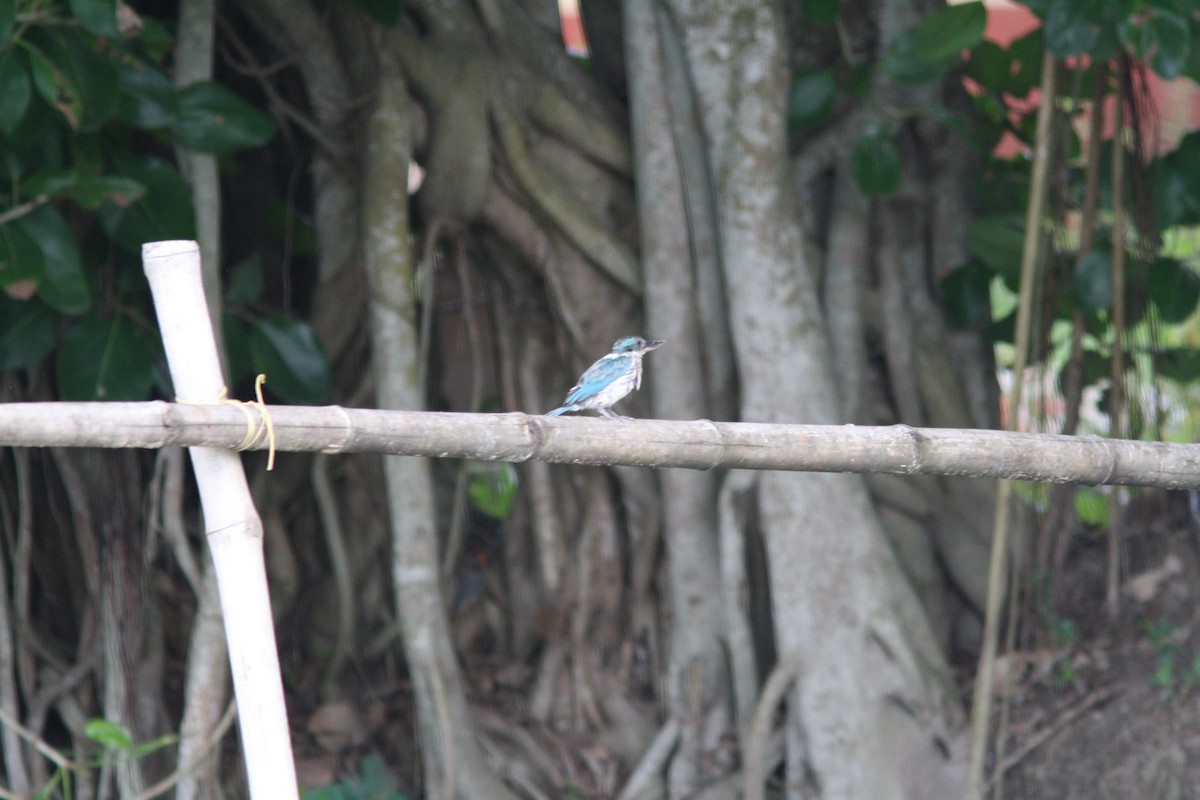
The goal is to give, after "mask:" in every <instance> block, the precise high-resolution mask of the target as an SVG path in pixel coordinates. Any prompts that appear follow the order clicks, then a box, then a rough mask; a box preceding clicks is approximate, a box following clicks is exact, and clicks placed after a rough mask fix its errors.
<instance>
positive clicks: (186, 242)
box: [142, 239, 200, 261]
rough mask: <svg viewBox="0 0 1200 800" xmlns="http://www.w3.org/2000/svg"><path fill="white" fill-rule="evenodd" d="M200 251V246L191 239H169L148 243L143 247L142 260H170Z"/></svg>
mask: <svg viewBox="0 0 1200 800" xmlns="http://www.w3.org/2000/svg"><path fill="white" fill-rule="evenodd" d="M199 251H200V245H198V244H196V242H195V241H193V240H191V239H168V240H166V241H162V242H146V243H145V244H143V245H142V260H143V261H145V260H147V259H151V258H170V257H173V256H182V255H187V254H189V253H197V252H199Z"/></svg>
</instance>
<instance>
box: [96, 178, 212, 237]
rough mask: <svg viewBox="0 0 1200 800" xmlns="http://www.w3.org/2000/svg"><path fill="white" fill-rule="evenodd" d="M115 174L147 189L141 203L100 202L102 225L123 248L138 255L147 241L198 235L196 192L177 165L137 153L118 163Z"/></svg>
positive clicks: (110, 200)
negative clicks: (193, 194)
mask: <svg viewBox="0 0 1200 800" xmlns="http://www.w3.org/2000/svg"><path fill="white" fill-rule="evenodd" d="M113 173H114V174H116V175H120V176H122V177H124V178H126V179H128V180H131V181H134V182H136V183H138V184H140V185H141V186H144V187H145V188H146V193H145V195H144V196H143V197H141V198H140V199H139V200H138V201H137V202H134V203H128V202H125V201H124V200H120V199H118V200H114V199H111V198H109V199H106V200H105V201H104V202H103V203H102V204H101V205H100V214H99V216H100V225H101V227H102V228H103V229H104V232H105V233H107V234H108V236H109V238H111V239H112V240H113V241H114V242H116V243H117V244H118V245H120V247H121V248H122V249H123V250H125V251H126V252H128V253H132V254H134V255H138V254H140V253H141V251H142V244H143V243H144V242H157V241H162V240H165V239H194V238H195V237H196V219H195V214H194V212H193V210H192V195H191V192H190V190H189V189H188V187H187V184H186V183H184V180H183V178H182V177H181V176H180V175H179V173H178V172H176V171H175V168H174V167H172V166H171V165H170V164H167V163H166V162H165V161H161V160H159V159H157V158H152V157H148V156H134V157H130V158H128V159H126V160H124V161H121V162H119V163H118V164H117V165H116V166H114V168H113Z"/></svg>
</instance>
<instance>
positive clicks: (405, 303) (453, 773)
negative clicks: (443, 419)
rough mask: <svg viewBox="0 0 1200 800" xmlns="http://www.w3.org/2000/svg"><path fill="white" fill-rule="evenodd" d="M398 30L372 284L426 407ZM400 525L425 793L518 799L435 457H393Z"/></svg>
mask: <svg viewBox="0 0 1200 800" xmlns="http://www.w3.org/2000/svg"><path fill="white" fill-rule="evenodd" d="M396 46H397V44H396V41H395V39H394V38H391V37H388V36H386V35H381V36H380V42H379V55H380V78H379V92H378V101H377V105H376V108H375V110H374V111H373V112H372V114H371V118H370V120H369V122H368V131H367V149H366V160H365V169H364V180H365V184H364V199H363V252H364V254H365V261H366V267H367V278H368V283H369V286H370V312H371V343H372V368H373V370H374V374H375V385H376V393H377V395H378V400H379V405H380V406H381V407H383V408H401V409H420V408H422V407H424V405H425V400H424V388H423V387H422V386H421V385H420V384H419V383H418V381H417V375H418V373H419V371H420V370H419V368H418V354H419V353H420V352H421V346H420V342H419V337H418V330H419V326H418V324H417V297H416V296H415V295H414V293H413V269H414V264H413V258H412V255H411V252H410V247H409V241H408V235H409V227H408V193H407V186H408V180H407V178H408V165H409V160H410V158H411V153H412V138H411V137H412V134H411V126H412V119H411V117H410V100H409V96H408V88H407V85H406V83H405V80H404V76H403V73H402V72H401V70H400V66H399V63H398V62H397V60H396V54H395V48H396ZM384 476H385V481H386V487H387V499H388V508H389V510H390V511H391V526H392V574H393V581H394V586H395V591H396V606H397V609H398V610H399V612H400V619H401V626H402V634H403V639H404V652H405V656H406V660H407V664H408V670H409V674H410V676H411V677H412V683H413V693H414V695H415V700H416V706H417V719H418V723H419V732H420V742H421V755H422V763H423V765H424V771H425V785H426V795H427V796H428V797H430V798H435V799H440V800H454V798H459V797H462V798H465V799H467V800H469V799H470V798H479V797H488V798H497V800H509V798H513V797H514V795H512V794H511V793H510V792H509V791H508V789H507V788H505V786H504V784H503V783H501V782H500V780H499V779H498V778H497V777H496V776H495V775H494V774H493V773H492V772H491V770H490V769H489V768H488V766H487V764H486V763H485V762H484V760H483V752H482V750H481V748H480V746H479V743H478V741H477V740H476V736H475V734H476V730H475V722H474V718H473V717H472V714H471V711H470V709H469V707H468V705H467V699H466V691H465V689H464V686H463V679H462V675H461V673H460V672H459V668H458V661H457V659H456V658H455V655H454V649H453V645H452V643H451V640H450V628H449V622H448V620H447V618H446V609H445V606H444V604H443V602H442V591H441V588H440V586H439V575H440V567H439V559H438V537H437V521H436V511H435V508H434V502H433V482H432V478H431V475H430V470H429V462H428V461H426V460H425V459H421V458H403V457H395V456H393V457H388V458H386V459H385V461H384Z"/></svg>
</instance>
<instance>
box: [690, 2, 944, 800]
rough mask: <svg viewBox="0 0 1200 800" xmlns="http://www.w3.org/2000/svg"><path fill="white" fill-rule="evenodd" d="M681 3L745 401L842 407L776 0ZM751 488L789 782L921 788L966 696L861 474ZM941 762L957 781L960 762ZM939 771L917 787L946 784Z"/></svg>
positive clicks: (756, 409)
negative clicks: (805, 245) (795, 183)
mask: <svg viewBox="0 0 1200 800" xmlns="http://www.w3.org/2000/svg"><path fill="white" fill-rule="evenodd" d="M671 8H672V9H673V10H674V11H675V13H676V14H677V16H678V18H679V20H680V24H681V28H682V29H683V30H684V31H685V32H686V35H687V36H688V56H689V64H690V67H691V69H692V71H693V75H694V79H695V81H696V85H697V87H698V89H699V92H700V94H701V97H702V103H701V107H702V108H703V109H705V113H704V120H705V128H706V132H707V134H708V141H709V143H710V148H711V150H710V153H711V155H710V158H711V163H712V165H713V172H714V174H715V175H716V194H717V202H718V208H719V212H720V213H719V216H720V219H721V221H722V230H721V242H722V255H723V261H724V265H725V270H726V272H725V275H726V285H727V287H728V290H729V302H730V314H731V319H732V323H733V325H732V328H733V335H734V344H735V348H736V352H737V354H738V364H739V367H740V368H741V369H740V374H741V377H742V403H741V412H742V418H743V419H744V420H747V421H763V422H779V421H782V420H783V419H795V418H796V416H797V415H801V416H802V417H803V418H805V419H806V420H808V421H812V422H826V423H827V422H833V421H834V420H836V419H837V407H838V406H837V399H836V389H835V383H834V380H833V372H832V369H831V367H830V363H829V350H828V342H827V340H826V338H825V327H824V321H823V319H822V315H821V311H820V308H819V304H818V300H817V290H816V282H815V280H814V273H813V271H812V265H810V264H808V263H807V262H806V259H805V257H804V250H803V249H802V235H801V230H800V226H799V223H798V218H797V209H796V208H795V206H794V202H793V198H792V195H791V194H790V192H789V190H788V187H787V186H786V184H785V176H786V163H787V158H788V153H787V146H786V140H785V135H784V132H785V126H784V122H783V120H784V111H785V98H786V93H787V88H788V80H789V73H788V69H787V54H786V49H785V33H784V22H783V14H782V8H781V6H780V4H779V3H777V2H769V3H756V2H743V3H735V4H733V5H732V7H730V5H729V4H718V3H713V2H703V1H700V0H698V1H696V2H686V1H685V0H679V1H678V2H673V3H671ZM757 501H758V509H759V514H760V517H759V521H760V524H761V527H762V530H763V535H764V538H765V541H766V546H767V551H768V555H769V563H770V570H771V591H772V601H773V608H774V614H775V635H776V643H777V647H778V650H779V660H780V663H781V664H783V665H785V668H787V669H792V670H794V672H795V675H794V677H795V684H794V686H793V689H792V690H791V692H790V693H789V695H788V716H787V729H788V733H789V738H794V739H795V740H796V741H798V742H800V743H802V748H803V749H802V752H803V763H801V760H800V759H798V758H796V756H795V755H794V754H795V753H797V752H798V751H796V750H792V753H793V757H792V758H791V759H790V760H789V763H788V765H787V775H788V781H787V786H788V792H787V793H788V796H789V797H801V796H811V795H819V796H822V797H829V798H841V797H847V798H849V797H874V798H904V797H915V796H917V795H916V794H913V793H912V792H913V791H915V787H906V785H905V781H904V778H905V776H906V775H908V774H911V773H910V767H911V764H912V763H913V760H914V759H916V758H921V759H922V760H923V761H928V762H929V763H936V756H935V755H934V754H935V752H936V747H935V738H937V736H938V735H939V734H940V729H941V728H942V726H944V725H947V724H948V725H951V726H956V725H957V724H958V723H959V720H960V717H961V713H960V711H959V709H958V708H957V703H956V700H955V698H954V693H953V685H952V682H951V680H950V676H949V672H948V669H947V666H946V663H945V661H944V657H943V655H942V653H941V651H940V650H939V648H938V646H937V643H936V640H935V638H934V636H933V635H932V632H931V631H930V629H929V625H928V621H927V620H926V618H925V615H924V613H923V611H922V609H921V608H920V606H919V604H918V602H917V600H916V598H915V597H914V595H913V593H912V591H911V588H910V587H909V586H908V585H907V584H906V582H905V581H904V579H903V578H902V576H901V574H900V572H899V569H898V567H897V565H896V563H895V560H894V558H893V556H892V555H891V552H890V550H889V548H888V546H887V544H886V541H885V540H884V538H883V534H882V529H881V527H880V524H879V521H878V518H877V517H876V516H875V512H874V510H873V507H872V504H871V502H870V497H869V495H868V493H867V492H866V490H865V488H864V486H863V483H862V481H861V479H859V478H856V477H850V476H840V475H814V476H798V475H787V474H783V473H778V472H770V473H765V474H764V475H763V476H762V477H761V479H760V481H759V486H758V493H757ZM897 701H898V702H897ZM897 708H903V709H907V711H899V710H897ZM940 771H942V772H944V773H946V774H947V776H948V778H949V779H948V781H947V783H948V784H951V785H952V784H954V783H955V779H956V776H954V775H951V774H950V773H952V772H953V771H954V770H953V768H952V767H951V766H950V764H949V763H943V764H941V765H940ZM931 777H936V776H931V775H930V774H928V773H926V774H925V775H922V776H921V778H922V779H929V778H931ZM929 785H930V784H929V782H926V783H925V784H924V787H926V788H922V789H921V790H920V791H921V796H924V797H935V796H939V794H937V793H936V792H930V791H928V786H929Z"/></svg>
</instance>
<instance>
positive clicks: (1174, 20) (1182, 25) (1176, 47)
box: [1141, 9, 1192, 80]
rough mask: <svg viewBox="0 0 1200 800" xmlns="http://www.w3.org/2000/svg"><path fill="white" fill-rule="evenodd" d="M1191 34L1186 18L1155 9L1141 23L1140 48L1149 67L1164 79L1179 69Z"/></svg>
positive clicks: (1183, 62)
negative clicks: (1144, 22)
mask: <svg viewBox="0 0 1200 800" xmlns="http://www.w3.org/2000/svg"><path fill="white" fill-rule="evenodd" d="M1191 38H1192V34H1191V31H1189V30H1188V24H1187V21H1186V20H1184V19H1183V18H1182V17H1179V16H1176V15H1175V14H1172V13H1170V12H1169V11H1166V10H1163V9H1156V10H1155V12H1154V14H1153V15H1152V16H1151V17H1150V19H1149V21H1147V23H1146V24H1145V25H1143V26H1142V35H1141V51H1142V54H1143V56H1149V60H1150V67H1151V68H1152V69H1153V70H1154V71H1155V72H1157V73H1158V74H1159V75H1160V76H1161V77H1162V78H1164V79H1165V80H1171V79H1173V78H1176V77H1178V76H1179V74H1180V73H1181V72H1183V68H1184V66H1185V65H1186V64H1187V61H1188V50H1189V45H1190V42H1191Z"/></svg>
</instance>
